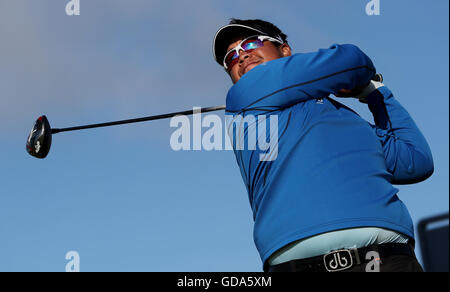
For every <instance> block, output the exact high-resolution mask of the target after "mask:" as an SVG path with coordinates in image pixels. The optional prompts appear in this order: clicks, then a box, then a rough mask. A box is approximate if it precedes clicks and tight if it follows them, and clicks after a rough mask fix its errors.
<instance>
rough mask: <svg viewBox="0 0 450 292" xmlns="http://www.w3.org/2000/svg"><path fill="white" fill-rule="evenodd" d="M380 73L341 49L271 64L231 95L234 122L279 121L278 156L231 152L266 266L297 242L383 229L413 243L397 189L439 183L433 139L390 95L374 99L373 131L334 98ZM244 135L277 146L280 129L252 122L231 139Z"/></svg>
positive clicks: (233, 128) (358, 54)
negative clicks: (273, 138)
mask: <svg viewBox="0 0 450 292" xmlns="http://www.w3.org/2000/svg"><path fill="white" fill-rule="evenodd" d="M375 73H376V69H375V67H374V65H373V64H372V61H371V60H370V59H369V58H368V57H367V56H366V55H365V54H364V53H363V52H362V51H361V50H360V49H359V48H358V47H356V46H354V45H350V44H346V45H337V44H335V45H333V46H331V47H330V48H328V49H320V50H319V51H317V52H313V53H301V54H295V55H292V56H290V57H285V58H281V59H277V60H273V61H269V62H266V63H263V64H261V65H259V66H257V67H255V68H254V69H252V70H251V71H249V72H248V73H246V74H245V75H244V76H242V78H241V79H240V80H239V81H238V82H237V83H236V84H234V85H233V86H232V87H231V89H230V90H229V92H228V95H227V100H226V113H227V114H229V115H232V116H233V121H234V120H235V119H236V118H237V117H246V116H248V115H253V116H255V117H256V116H259V115H263V116H266V117H267V124H268V121H269V119H270V116H271V115H276V116H277V118H278V129H277V130H278V137H277V138H278V148H277V149H275V148H272V149H268V150H259V148H258V147H257V148H256V150H252V149H245V148H244V149H243V150H239V149H236V145H235V144H233V145H234V147H235V148H234V153H235V156H236V160H237V163H238V165H239V167H240V170H241V175H242V178H243V180H244V183H245V186H246V188H247V191H248V197H249V201H250V205H251V208H252V211H253V218H254V241H255V244H256V247H257V249H258V251H259V253H260V256H261V259H262V262H263V263H265V262H266V260H267V259H268V258H269V257H270V255H271V254H273V253H274V252H275V251H277V250H278V249H280V248H282V247H283V246H285V245H287V244H289V243H291V242H293V241H296V240H299V239H304V238H307V237H311V236H314V235H318V234H321V233H324V232H329V231H334V230H339V229H344V228H353V227H368V226H372V227H381V228H386V229H390V230H394V231H398V232H400V233H403V234H405V235H407V236H409V237H411V238H414V228H413V223H412V220H411V217H410V215H409V212H408V210H407V208H406V207H405V205H404V204H403V202H402V201H401V200H400V199H399V198H398V196H397V193H398V189H397V188H395V187H394V186H393V184H410V183H416V182H420V181H423V180H425V179H426V178H428V177H429V176H430V175H431V174H432V172H433V159H432V155H431V151H430V149H429V146H428V144H427V142H426V140H425V138H424V137H423V135H422V134H421V132H420V130H419V129H418V128H417V126H416V124H415V123H414V121H413V120H412V118H411V117H410V115H409V114H408V112H407V111H406V110H405V109H404V108H403V107H402V106H401V105H400V104H399V103H398V101H397V100H396V99H395V98H394V96H393V94H392V92H391V91H390V90H389V89H388V88H387V87H386V86H383V87H381V88H379V89H378V90H375V91H374V92H372V93H371V94H370V95H369V96H368V97H367V101H368V105H369V109H370V110H371V112H372V113H373V116H374V122H375V125H373V124H371V123H369V122H367V121H365V120H364V119H362V118H361V117H360V116H359V115H358V114H357V113H355V112H354V111H353V110H351V109H350V108H348V107H346V106H344V105H342V104H340V103H338V102H337V101H335V100H333V99H331V98H329V95H330V94H337V93H338V91H339V90H340V89H353V88H355V87H358V86H364V85H367V84H368V83H369V82H370V80H371V78H372V77H373V76H374V74H375ZM256 123H258V122H256ZM240 125H241V126H240ZM239 127H241V129H239ZM240 130H241V131H243V136H244V139H247V140H248V139H249V137H250V136H252V135H256V136H259V135H265V137H269V135H270V132H271V131H273V130H274V129H270V127H269V126H267V127H266V132H265V133H264V132H263V131H261V133H259V132H258V127H256V126H255V125H250V124H249V123H243V124H242V123H236V122H233V123H231V124H229V125H228V131H229V135H230V137H231V136H232V135H236V133H238V132H239V131H240ZM235 138H236V137H235V136H234V140H233V141H236V139H235ZM274 150H276V151H278V153H276V155H275V157H276V159H274V160H272V161H261V159H260V154H264V153H265V154H269V155H270V153H268V152H270V151H274Z"/></svg>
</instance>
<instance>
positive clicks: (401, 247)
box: [266, 244, 423, 272]
mask: <svg viewBox="0 0 450 292" xmlns="http://www.w3.org/2000/svg"><path fill="white" fill-rule="evenodd" d="M373 251H377V252H379V253H377V254H376V255H377V256H378V257H377V258H375V257H370V256H369V257H368V258H366V256H365V255H366V254H367V253H368V252H373ZM335 253H338V254H335ZM330 260H331V261H330ZM338 260H339V263H340V264H342V266H339V267H337V263H338ZM343 263H344V264H345V265H344V264H343ZM348 263H350V264H351V265H350V264H349V265H346V264H348ZM331 264H333V265H331ZM331 266H334V268H336V267H337V269H336V270H333V269H331V268H330V267H331ZM340 268H342V269H340ZM266 271H268V272H326V271H339V272H423V269H422V267H421V266H420V264H419V262H418V261H417V258H416V255H415V253H414V248H413V246H412V245H410V244H383V245H376V246H371V247H367V248H362V249H358V250H357V252H355V251H354V250H353V251H352V250H345V251H340V252H332V253H330V254H328V255H323V256H317V257H314V258H308V259H302V260H293V261H289V262H286V263H283V264H279V265H275V266H269V267H267V269H266Z"/></svg>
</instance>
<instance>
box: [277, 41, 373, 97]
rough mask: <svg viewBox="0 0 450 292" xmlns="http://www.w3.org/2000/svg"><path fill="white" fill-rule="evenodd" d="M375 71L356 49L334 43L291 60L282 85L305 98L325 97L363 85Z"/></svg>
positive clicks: (370, 62) (367, 59) (368, 60)
mask: <svg viewBox="0 0 450 292" xmlns="http://www.w3.org/2000/svg"><path fill="white" fill-rule="evenodd" d="M375 73H376V69H375V67H374V65H373V63H372V61H371V60H370V58H369V57H368V56H367V55H366V54H364V53H363V52H362V51H361V50H360V49H359V48H358V47H357V46H355V45H351V44H344V45H337V44H334V45H332V46H331V47H330V48H328V49H320V50H319V51H318V52H315V53H308V54H299V56H298V57H297V58H296V57H293V58H292V59H291V60H290V61H289V62H288V63H287V64H286V68H285V70H284V80H286V85H290V86H298V87H299V88H300V89H302V90H304V91H305V92H306V93H307V94H308V95H310V96H314V97H326V96H328V95H329V94H335V95H336V94H337V93H338V91H339V90H341V89H354V88H356V87H363V86H366V85H367V84H368V83H369V82H370V80H371V79H372V77H373V76H374V75H375Z"/></svg>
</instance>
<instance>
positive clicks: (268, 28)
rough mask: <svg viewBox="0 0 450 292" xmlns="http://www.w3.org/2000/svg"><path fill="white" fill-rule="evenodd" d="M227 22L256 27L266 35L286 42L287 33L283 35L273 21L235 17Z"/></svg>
mask: <svg viewBox="0 0 450 292" xmlns="http://www.w3.org/2000/svg"><path fill="white" fill-rule="evenodd" d="M229 24H241V25H247V26H250V27H253V28H256V29H257V30H260V31H262V32H264V33H267V35H269V36H272V37H279V38H281V39H282V40H283V42H284V43H286V44H287V43H288V42H287V35H285V34H284V33H283V32H282V31H281V30H280V29H279V28H278V27H276V26H275V25H274V24H273V23H270V22H268V21H264V20H261V19H246V20H243V19H237V18H232V19H230V23H229Z"/></svg>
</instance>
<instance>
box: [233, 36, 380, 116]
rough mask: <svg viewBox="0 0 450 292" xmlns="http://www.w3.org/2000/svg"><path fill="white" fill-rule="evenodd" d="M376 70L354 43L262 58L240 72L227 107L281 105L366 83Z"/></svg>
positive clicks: (288, 104) (275, 107)
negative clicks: (286, 55)
mask: <svg viewBox="0 0 450 292" xmlns="http://www.w3.org/2000/svg"><path fill="white" fill-rule="evenodd" d="M375 73H376V70H375V67H374V66H373V63H372V61H371V60H370V59H369V57H367V56H366V55H365V54H364V53H363V52H362V51H361V50H360V49H359V48H358V47H357V46H354V45H351V44H344V45H337V44H335V45H332V46H331V47H330V48H328V49H320V50H318V51H317V52H313V53H301V54H295V55H292V56H290V57H286V58H281V59H278V60H275V61H273V62H266V63H265V64H261V65H259V66H257V67H256V68H255V69H253V70H252V71H251V72H248V73H247V74H248V75H244V76H243V78H241V80H239V81H238V82H237V83H236V84H235V85H234V86H233V87H232V88H231V89H230V91H229V92H228V95H227V111H229V112H239V111H241V110H243V109H244V110H250V109H256V108H271V109H282V108H286V107H289V106H292V105H294V104H297V103H300V102H303V101H306V100H310V99H315V98H324V97H328V96H329V95H330V94H335V95H336V94H337V93H338V91H339V90H341V89H354V88H356V87H363V86H366V85H367V84H369V83H370V80H371V79H372V77H373V76H374V75H375Z"/></svg>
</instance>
